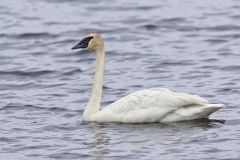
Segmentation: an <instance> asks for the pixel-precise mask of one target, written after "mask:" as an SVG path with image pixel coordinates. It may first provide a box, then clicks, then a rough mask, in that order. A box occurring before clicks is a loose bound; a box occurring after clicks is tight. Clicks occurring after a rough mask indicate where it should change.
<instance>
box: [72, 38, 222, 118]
mask: <svg viewBox="0 0 240 160" xmlns="http://www.w3.org/2000/svg"><path fill="white" fill-rule="evenodd" d="M78 48H87V49H89V50H91V51H93V52H94V53H95V55H96V61H97V62H96V72H95V76H94V83H93V88H92V92H91V97H90V100H89V102H88V104H87V107H86V108H85V110H84V113H83V120H84V121H97V122H121V123H146V122H172V121H183V120H193V119H200V118H207V117H208V116H209V115H210V114H211V113H213V112H215V111H216V110H218V109H220V108H221V107H223V104H208V102H207V100H205V99H203V98H201V97H199V96H196V95H190V94H186V93H179V92H172V91H170V90H169V89H165V88H152V89H146V90H141V91H137V92H134V93H132V94H129V95H127V96H125V97H123V98H121V99H119V100H117V101H116V102H114V103H112V104H110V105H109V106H107V107H105V108H103V109H102V110H100V101H101V95H102V86H103V75H104V58H105V51H104V41H103V39H102V37H101V35H100V34H98V33H89V34H87V36H86V37H85V38H84V39H83V40H81V41H80V42H79V43H78V44H77V45H76V46H74V47H73V48H72V49H78Z"/></svg>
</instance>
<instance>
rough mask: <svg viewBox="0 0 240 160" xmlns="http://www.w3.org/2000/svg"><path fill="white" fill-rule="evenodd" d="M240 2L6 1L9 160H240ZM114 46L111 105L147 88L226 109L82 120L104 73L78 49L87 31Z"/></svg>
mask: <svg viewBox="0 0 240 160" xmlns="http://www.w3.org/2000/svg"><path fill="white" fill-rule="evenodd" d="M239 9H240V3H239V1H236V0H229V1H218V0H212V1H209V2H207V1H191V0H183V1H177V0H170V1H158V0H154V1H133V0H132V1H129V0H122V1H120V0H116V1H110V0H106V1H97V0H90V1H86V2H83V1H77V0H71V1H69V0H51V1H50V0H49V1H48V0H42V1H37V0H19V1H8V0H1V2H0V22H1V23H0V51H1V54H0V124H1V127H0V159H1V160H5V159H8V160H15V159H18V160H32V159H34V160H48V159H53V160H54V159H68V160H69V159H71V160H72V159H112V160H116V159H133V160H135V159H149V160H151V159H168V160H175V159H185V160H187V159H189V160H192V159H196V160H198V159H201V160H207V159H221V160H222V159H228V160H230V159H231V160H232V159H235V160H238V159H240V147H239V145H240V134H239V133H240V118H239V113H240V109H239V103H240V100H239V93H240V84H239V83H238V82H239V80H240V64H239V62H240V61H239V58H240V53H239V51H240V45H239V44H240V25H239V24H240V13H239ZM89 31H98V32H100V33H102V34H103V37H104V38H105V43H106V51H107V55H106V72H105V83H104V91H103V92H104V93H103V98H102V105H103V106H104V105H107V104H109V103H111V102H113V101H115V100H117V99H118V98H120V97H122V96H124V95H126V94H128V93H131V92H133V91H137V90H140V89H144V88H150V87H158V86H159V87H167V88H170V89H172V90H175V91H184V92H188V93H192V94H198V95H200V96H203V97H205V98H207V99H208V100H209V101H210V102H212V103H224V104H226V107H225V108H223V109H221V110H220V111H218V112H216V113H214V114H213V115H211V117H210V119H209V120H197V121H191V122H178V123H170V124H139V125H132V124H108V123H106V124H98V123H85V122H82V120H81V119H82V113H83V109H84V107H85V105H86V103H87V101H88V97H89V92H90V89H91V84H92V76H93V72H94V70H95V68H94V67H95V60H94V56H93V55H92V54H89V53H88V52H87V51H71V50H70V48H71V47H72V46H73V45H75V44H76V43H77V42H78V41H79V40H80V39H81V37H83V36H84V34H85V33H86V32H89Z"/></svg>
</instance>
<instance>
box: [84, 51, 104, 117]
mask: <svg viewBox="0 0 240 160" xmlns="http://www.w3.org/2000/svg"><path fill="white" fill-rule="evenodd" d="M104 58H105V51H104V48H102V49H99V50H97V51H96V72H95V76H94V81H93V87H92V92H91V97H90V99H89V102H88V104H87V107H86V108H85V110H84V112H83V119H84V120H89V119H90V117H91V116H92V115H93V114H94V113H97V112H98V111H99V109H100V102H101V95H102V87H103V75H104Z"/></svg>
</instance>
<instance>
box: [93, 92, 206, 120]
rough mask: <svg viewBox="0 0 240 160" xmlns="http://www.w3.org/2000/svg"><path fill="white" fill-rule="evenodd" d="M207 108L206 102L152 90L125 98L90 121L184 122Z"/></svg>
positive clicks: (180, 94)
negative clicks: (204, 107)
mask: <svg viewBox="0 0 240 160" xmlns="http://www.w3.org/2000/svg"><path fill="white" fill-rule="evenodd" d="M207 104H208V102H207V100H205V99H204V98H202V97H199V96H196V95H190V94H186V93H180V92H173V91H170V90H169V89H166V88H152V89H146V90H141V91H137V92H134V93H132V94H129V95H127V96H125V97H123V98H121V99H119V100H117V101H116V102H114V103H112V104H110V105H109V106H107V107H105V108H103V109H102V110H101V111H100V112H97V113H95V114H94V115H93V117H92V118H93V121H100V122H101V121H103V122H123V123H141V122H165V121H176V120H185V119H187V118H188V119H189V116H190V117H194V115H195V114H199V113H201V112H203V110H202V108H203V106H207ZM194 118H195V119H196V118H197V117H194Z"/></svg>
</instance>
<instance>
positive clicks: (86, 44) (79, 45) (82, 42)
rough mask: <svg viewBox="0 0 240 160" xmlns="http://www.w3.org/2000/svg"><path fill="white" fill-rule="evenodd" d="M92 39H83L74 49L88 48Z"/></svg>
mask: <svg viewBox="0 0 240 160" xmlns="http://www.w3.org/2000/svg"><path fill="white" fill-rule="evenodd" d="M91 39H93V37H86V38H83V39H82V40H81V41H80V42H79V43H78V44H77V45H75V46H74V47H72V49H78V48H87V47H88V44H89V42H90V40H91Z"/></svg>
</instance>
